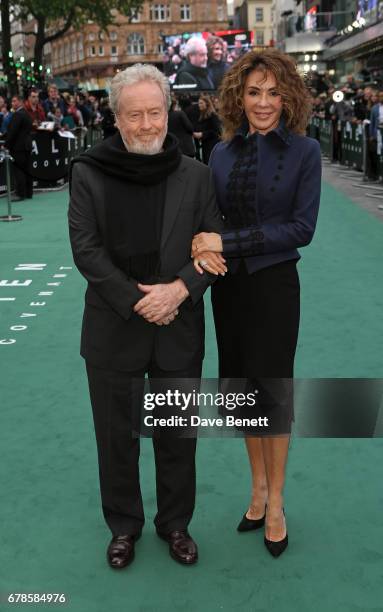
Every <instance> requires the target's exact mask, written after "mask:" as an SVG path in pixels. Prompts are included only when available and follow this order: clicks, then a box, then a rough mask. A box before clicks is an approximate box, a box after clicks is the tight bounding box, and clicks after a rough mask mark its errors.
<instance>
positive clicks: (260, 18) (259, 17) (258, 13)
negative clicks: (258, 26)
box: [255, 7, 263, 23]
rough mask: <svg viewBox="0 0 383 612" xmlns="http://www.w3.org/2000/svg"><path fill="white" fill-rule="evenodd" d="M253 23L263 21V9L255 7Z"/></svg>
mask: <svg viewBox="0 0 383 612" xmlns="http://www.w3.org/2000/svg"><path fill="white" fill-rule="evenodd" d="M255 21H256V22H257V23H259V22H262V21H263V7H257V8H256V9H255Z"/></svg>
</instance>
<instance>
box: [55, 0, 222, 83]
mask: <svg viewBox="0 0 383 612" xmlns="http://www.w3.org/2000/svg"><path fill="white" fill-rule="evenodd" d="M227 26H228V23H227V6H226V0H209V2H206V1H201V0H188V1H187V2H182V1H181V2H174V1H168V2H164V3H160V4H157V3H152V2H145V3H144V5H143V7H142V10H141V11H140V12H139V13H136V14H135V15H134V16H133V17H132V18H131V20H130V21H129V19H128V18H127V17H126V16H123V15H121V14H118V13H117V12H116V13H115V23H114V24H113V25H111V26H109V27H108V31H107V32H102V31H101V30H100V28H99V27H98V26H97V25H96V24H95V23H88V24H87V25H86V26H84V27H83V28H82V30H81V32H76V31H74V30H70V31H68V33H67V34H66V35H64V36H63V37H61V38H60V39H58V40H57V41H54V42H52V44H51V49H50V59H51V66H52V72H53V74H54V75H55V76H60V77H63V78H65V79H67V80H68V81H69V82H72V83H76V85H78V86H80V87H83V88H86V89H88V90H92V89H104V88H108V87H109V84H110V80H111V78H112V77H113V75H114V74H115V72H116V71H117V70H121V69H123V68H126V67H127V66H129V65H132V64H135V63H137V62H150V63H153V64H156V65H158V66H161V63H162V57H163V51H164V47H163V39H162V37H163V36H167V35H172V34H181V33H183V32H201V31H211V32H214V31H219V30H224V29H226V28H227Z"/></svg>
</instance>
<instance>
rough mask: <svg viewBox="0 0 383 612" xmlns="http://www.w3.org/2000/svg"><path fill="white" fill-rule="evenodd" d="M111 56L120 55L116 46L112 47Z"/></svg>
mask: <svg viewBox="0 0 383 612" xmlns="http://www.w3.org/2000/svg"><path fill="white" fill-rule="evenodd" d="M110 55H118V49H117V47H116V45H112V46H111V48H110Z"/></svg>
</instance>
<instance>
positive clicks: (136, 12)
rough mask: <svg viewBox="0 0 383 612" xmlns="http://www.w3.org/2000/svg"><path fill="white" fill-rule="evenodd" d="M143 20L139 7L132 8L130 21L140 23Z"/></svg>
mask: <svg viewBox="0 0 383 612" xmlns="http://www.w3.org/2000/svg"><path fill="white" fill-rule="evenodd" d="M140 20H141V16H140V11H139V9H134V8H132V9H130V18H129V22H130V23H138V22H139V21H140Z"/></svg>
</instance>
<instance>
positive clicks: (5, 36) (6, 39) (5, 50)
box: [1, 0, 17, 96]
mask: <svg viewBox="0 0 383 612" xmlns="http://www.w3.org/2000/svg"><path fill="white" fill-rule="evenodd" d="M1 54H2V57H3V71H4V74H5V76H6V77H7V81H8V91H9V94H10V95H11V96H13V95H14V94H15V93H17V75H16V66H15V63H14V61H13V58H12V51H11V24H10V7H9V0H1Z"/></svg>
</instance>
